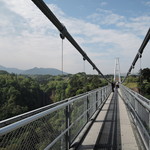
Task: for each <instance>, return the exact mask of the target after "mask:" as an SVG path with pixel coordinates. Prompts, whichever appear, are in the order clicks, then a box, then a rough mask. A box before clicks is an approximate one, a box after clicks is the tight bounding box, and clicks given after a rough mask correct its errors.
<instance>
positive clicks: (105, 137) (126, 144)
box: [78, 89, 139, 150]
mask: <svg viewBox="0 0 150 150" xmlns="http://www.w3.org/2000/svg"><path fill="white" fill-rule="evenodd" d="M119 95H121V93H120V90H119V89H118V90H115V92H114V93H111V94H110V96H109V98H108V99H107V101H106V103H105V105H104V106H103V108H102V110H101V111H100V113H99V114H98V116H97V117H96V119H95V120H94V121H93V125H92V126H91V128H90V130H89V131H88V133H87V135H86V136H85V138H84V140H83V142H82V143H81V145H80V146H79V148H78V149H79V150H93V149H94V150H99V149H104V150H120V149H122V150H138V149H139V148H138V144H137V142H136V138H135V135H134V133H133V129H132V125H131V122H130V119H129V115H128V112H127V109H126V106H125V104H124V102H123V100H122V98H121V97H120V96H119Z"/></svg>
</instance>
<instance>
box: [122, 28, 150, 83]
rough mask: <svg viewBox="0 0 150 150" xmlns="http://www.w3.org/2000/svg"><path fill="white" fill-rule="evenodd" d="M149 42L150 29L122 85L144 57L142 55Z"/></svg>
mask: <svg viewBox="0 0 150 150" xmlns="http://www.w3.org/2000/svg"><path fill="white" fill-rule="evenodd" d="M149 40H150V28H149V30H148V32H147V34H146V36H145V38H144V40H143V42H142V44H141V46H140V48H139V50H138V52H137V54H136V56H135V58H134V60H133V62H132V64H131V66H130V68H129V71H128V72H127V74H126V76H125V78H124V80H123V81H122V83H123V82H124V81H125V80H126V79H127V77H128V75H129V74H130V73H131V70H132V69H133V68H134V66H135V64H136V62H137V60H138V59H139V58H141V57H142V53H143V51H144V48H145V47H146V45H147V43H148V42H149Z"/></svg>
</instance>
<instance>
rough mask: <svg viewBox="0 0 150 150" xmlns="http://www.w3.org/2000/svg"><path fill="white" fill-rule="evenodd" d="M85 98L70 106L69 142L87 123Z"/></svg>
mask: <svg viewBox="0 0 150 150" xmlns="http://www.w3.org/2000/svg"><path fill="white" fill-rule="evenodd" d="M86 110H87V96H85V97H83V98H78V100H77V101H75V102H74V103H73V104H71V105H70V124H73V123H74V124H73V126H72V127H71V129H70V141H71V143H72V141H73V139H74V138H75V137H76V136H77V135H78V133H79V132H80V130H81V129H82V128H83V126H84V125H85V124H86V122H87V114H86V113H85V112H86Z"/></svg>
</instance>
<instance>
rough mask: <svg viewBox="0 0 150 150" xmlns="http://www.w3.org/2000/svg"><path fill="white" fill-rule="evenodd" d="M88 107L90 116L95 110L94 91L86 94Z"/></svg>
mask: <svg viewBox="0 0 150 150" xmlns="http://www.w3.org/2000/svg"><path fill="white" fill-rule="evenodd" d="M88 100H89V103H88V105H89V106H88V108H89V111H88V113H89V118H91V117H92V115H93V113H94V112H95V111H96V92H95V93H90V94H89V96H88Z"/></svg>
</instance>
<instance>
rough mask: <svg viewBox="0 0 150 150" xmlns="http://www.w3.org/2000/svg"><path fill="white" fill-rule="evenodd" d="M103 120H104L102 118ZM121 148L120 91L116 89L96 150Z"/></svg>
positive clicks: (116, 149)
mask: <svg viewBox="0 0 150 150" xmlns="http://www.w3.org/2000/svg"><path fill="white" fill-rule="evenodd" d="M101 121H102V120H101ZM102 149H103V150H121V133H120V121H119V106H118V92H117V89H116V90H115V92H114V94H113V97H112V100H111V102H110V105H109V108H108V111H107V114H106V116H105V119H104V120H103V125H102V128H101V131H100V133H99V136H98V139H97V142H96V145H95V148H94V150H102Z"/></svg>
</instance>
